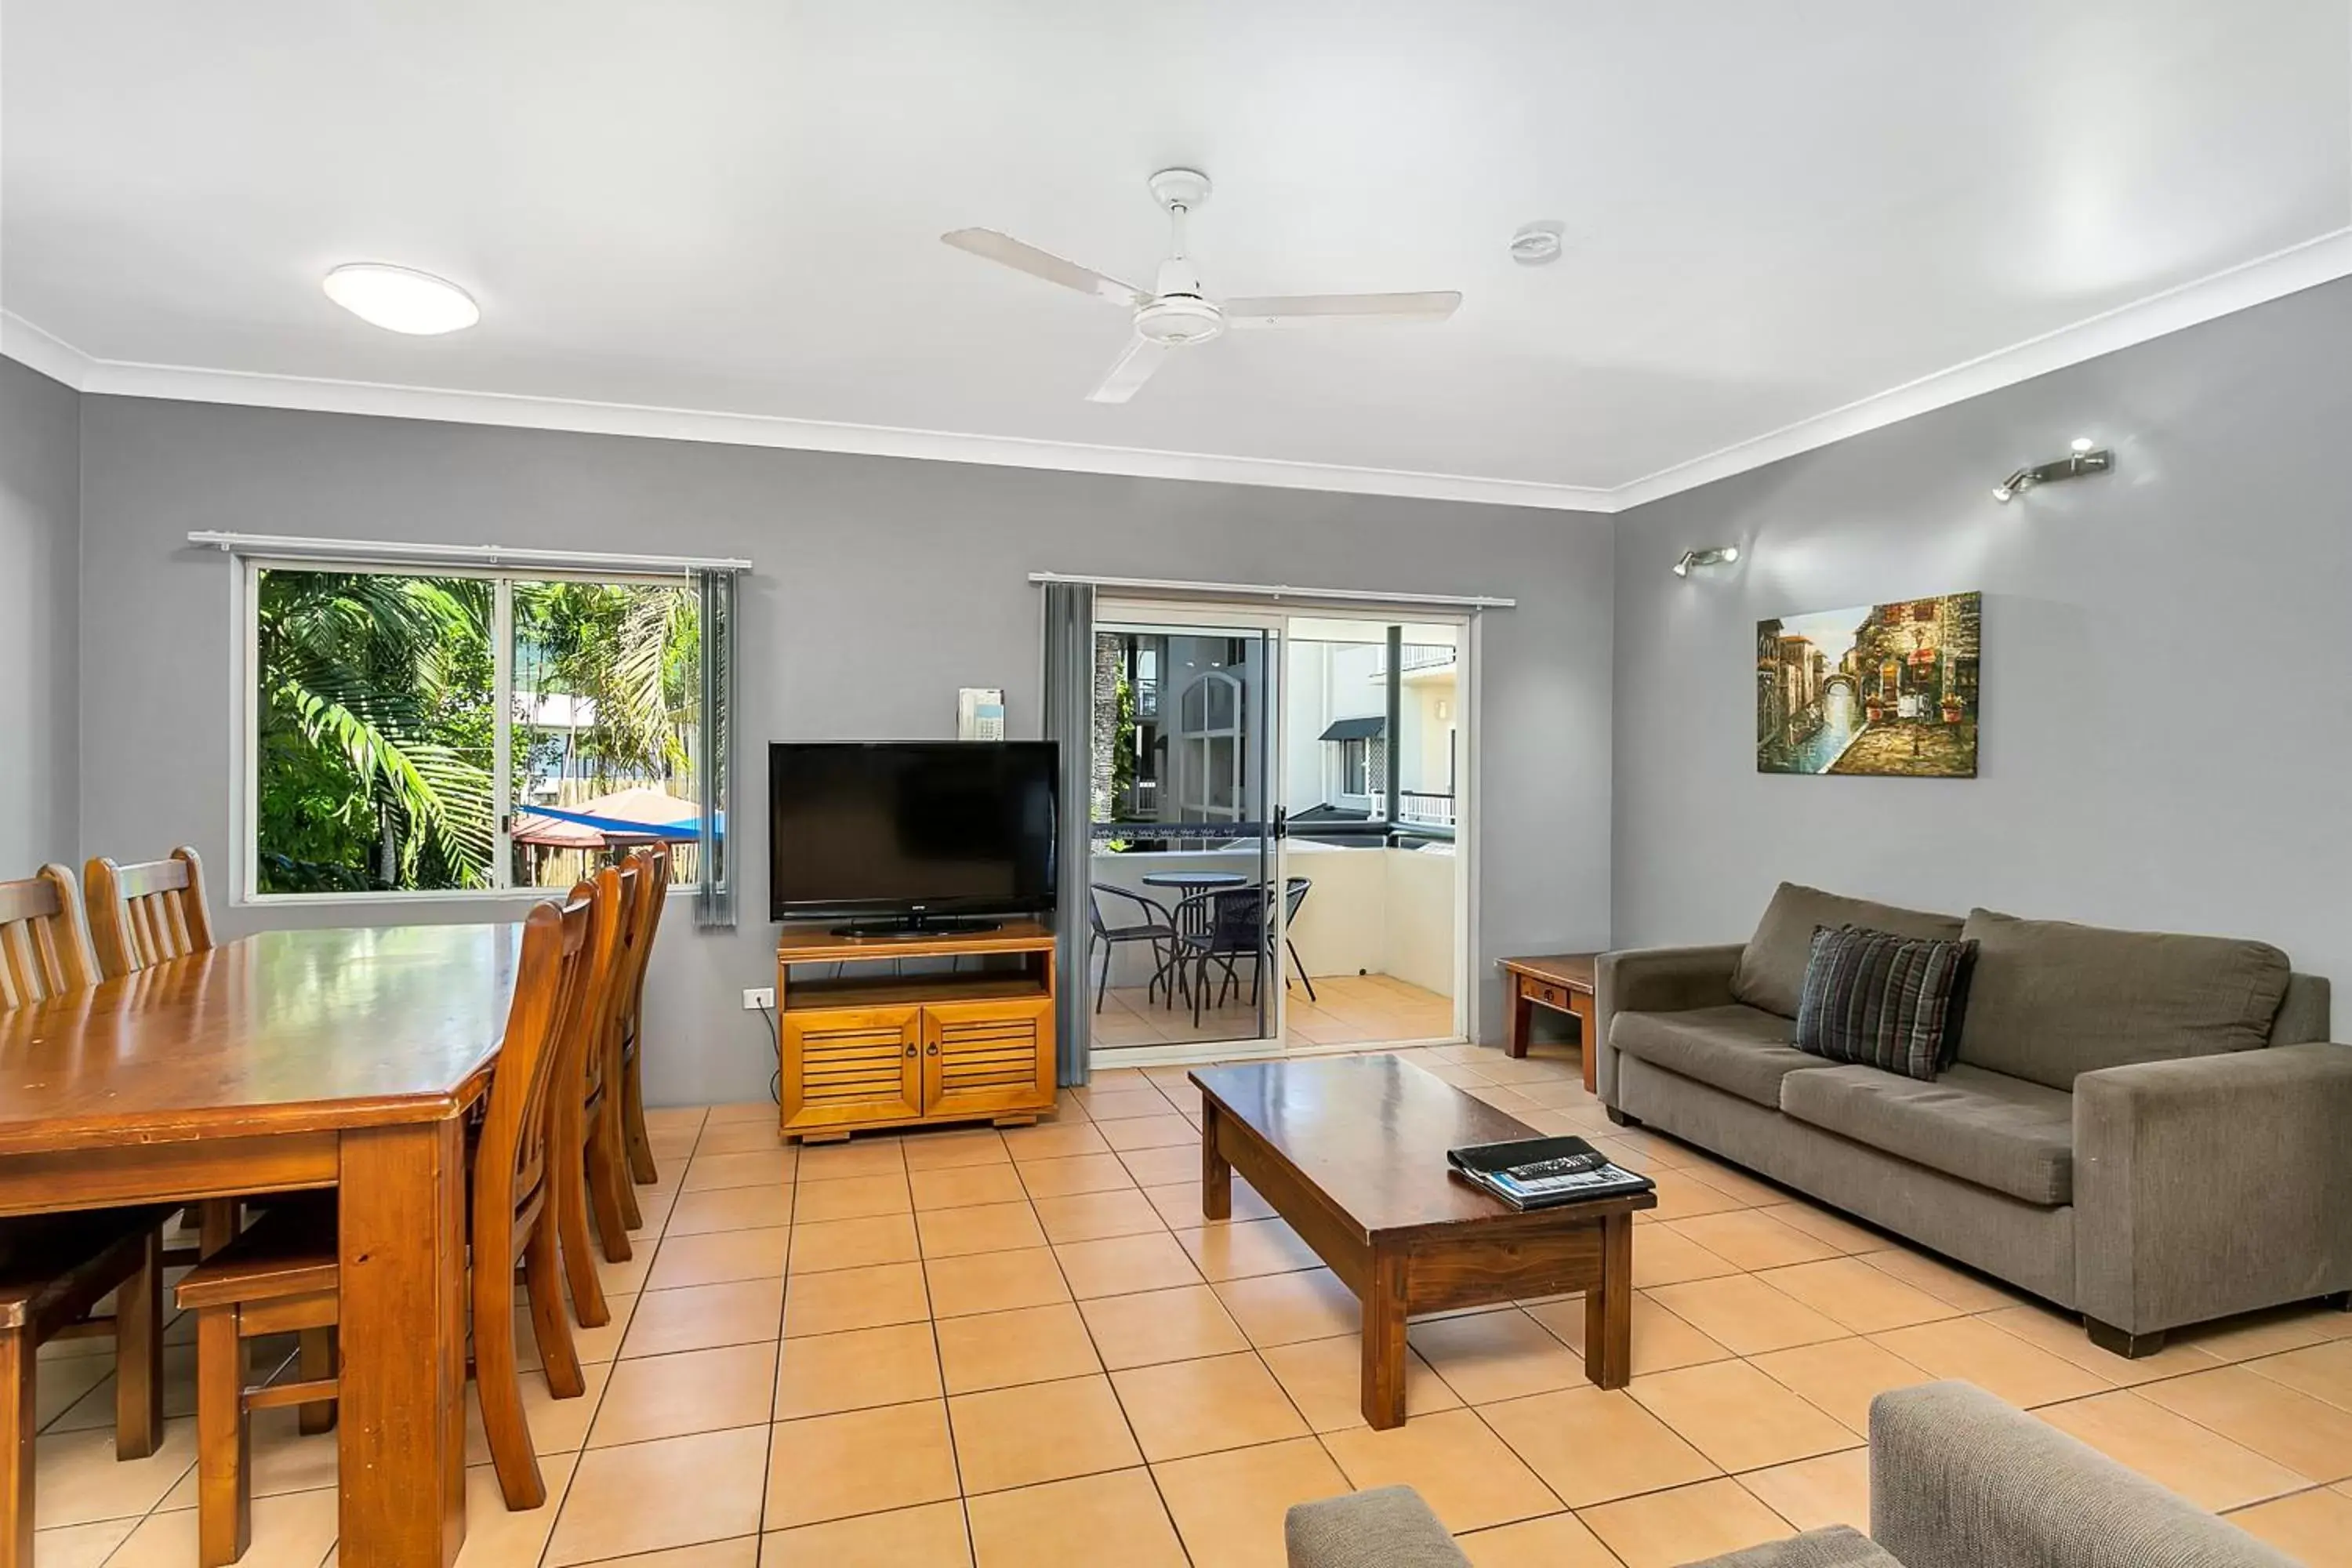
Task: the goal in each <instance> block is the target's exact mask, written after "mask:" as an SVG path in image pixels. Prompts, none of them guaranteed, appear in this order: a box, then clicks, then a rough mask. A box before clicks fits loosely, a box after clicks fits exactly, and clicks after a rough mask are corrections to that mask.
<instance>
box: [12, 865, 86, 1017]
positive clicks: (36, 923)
mask: <svg viewBox="0 0 2352 1568" xmlns="http://www.w3.org/2000/svg"><path fill="white" fill-rule="evenodd" d="M98 978H99V975H98V955H97V954H96V953H95V952H92V951H91V950H90V945H89V929H88V928H87V927H85V926H84V925H83V924H82V915H81V895H80V892H79V889H76V888H75V887H74V875H73V873H72V872H71V871H68V870H67V869H66V868H64V867H63V866H57V865H50V866H44V867H42V868H41V869H40V871H39V872H38V873H37V875H34V876H31V877H27V878H26V879H24V880H22V881H19V882H0V1008H8V1007H29V1006H31V1005H33V1004H34V1003H36V1002H46V1001H47V1000H48V999H49V998H50V997H52V996H58V995H62V994H65V993H66V992H68V991H80V990H84V989H86V988H88V987H89V986H92V985H95V984H98Z"/></svg>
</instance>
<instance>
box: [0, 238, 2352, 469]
mask: <svg viewBox="0 0 2352 1568" xmlns="http://www.w3.org/2000/svg"><path fill="white" fill-rule="evenodd" d="M2346 276H2352V228H2343V229H2337V230H2336V231H2334V232H2332V233H2329V234H2325V235H2321V236H2319V237H2316V238H2314V239H2310V240H2306V241H2305V242H2304V243H2303V244H2300V245H2296V246H2293V247H2289V248H2287V249H2285V250H2281V251H2278V252H2275V253H2273V254H2272V255H2270V256H2265V257H2262V258H2257V259H2255V260H2253V261H2249V262H2246V263H2244V264H2242V265H2241V266H2238V267H2233V268H2228V269H2227V270H2225V271H2222V272H2219V273H2216V274H2214V275H2212V276H2211V277H2209V278H2204V279H2198V280H2197V281H2194V282H2190V283H2185V284H2182V285H2180V286H2179V287H2178V288H2175V289H2167V290H2165V291H2164V292H2163V293H2160V294H2157V295H2153V296H2151V297H2149V298H2147V299H2146V300H2137V301H2135V302H2133V303H2131V304H2128V305H2124V306H2120V307H2118V308H2116V309H2115V310H2108V311H2105V312H2104V313H2102V314H2100V315H2096V316H2094V317H2091V318H2090V319H2088V320H2087V321H2078V322H2076V323H2074V325H2072V326H2068V327H2063V328H2060V329H2058V330H2057V331H2052V332H2046V333H2043V334H2042V335H2041V336H2040V337H2035V338H2029V339H2027V340H2026V341H2025V342H2021V343H2015V344H2012V345H2011V346H2010V347H2008V348H2005V349H2000V350H1998V351H1996V352H1994V353H1988V354H1984V355H1980V356H1979V357H1978V358H1976V359H1972V360H1969V361H1966V362H1965V363H1960V364H1957V365H1953V366H1951V367H1949V368H1948V369H1945V370H1940V371H1937V372H1935V373H1934V374H1929V375H1925V376H1921V377H1920V378H1918V379H1917V380H1916V381H1911V382H1907V383H1906V384H1903V385H1901V386H1897V387H1893V388H1891V389H1889V390H1887V391H1885V392H1882V393H1877V394H1875V395H1872V396H1869V397H1865V398H1862V399H1859V400H1858V401H1856V402H1853V403H1849V404H1847V405H1844V406H1843V407H1840V408H1833V409H1831V410H1830V411H1828V412H1827V413H1824V414H1819V415H1815V416H1811V418H1807V419H1802V420H1800V421H1798V422H1797V423H1795V424H1793V425H1788V426H1782V427H1781V428H1780V429H1778V430H1772V431H1768V432H1766V433H1765V434H1763V435H1761V436H1758V437H1753V438H1751V439H1749V440H1746V441H1741V442H1738V443H1736V444H1734V445H1732V446H1729V447H1723V448H1722V449H1720V450H1718V451H1715V452H1710V453H1707V454H1706V455H1704V456H1701V457H1697V458H1691V459H1690V460H1689V461H1687V462H1683V463H1677V464H1675V465H1674V466H1673V467H1671V468H1662V469H1659V470H1658V471H1657V472H1655V473H1652V474H1647V475H1644V476H1643V477H1642V478H1640V479H1633V480H1631V481H1629V482H1627V483H1625V484H1622V485H1619V486H1617V487H1615V488H1614V489H1608V488H1603V487H1598V486H1585V485H1562V484H1548V483H1541V482H1538V481H1533V480H1526V479H1490V478H1483V477H1480V476H1477V475H1471V474H1428V473H1416V472H1412V471H1410V470H1405V469H1392V468H1348V467H1344V466H1341V465H1338V464H1327V463H1299V462H1287V461H1284V460H1281V459H1278V458H1234V457H1217V456H1213V455H1211V454H1208V453H1197V452H1165V451H1155V450H1152V449H1150V448H1148V447H1099V446H1090V445H1087V444H1084V443H1080V442H1070V441H1039V440H1031V439H1027V438H1024V437H1013V436H970V435H958V434H955V433H952V432H949V431H941V430H909V429H901V428H897V427H894V426H880V425H845V424H836V423H833V422H830V421H825V420H817V419H793V418H786V417H782V416H773V415H760V414H729V413H723V412H719V411H717V410H710V409H694V408H663V407H656V406H650V405H639V404H625V403H592V402H585V401H581V400H577V399H572V398H561V397H533V396H525V395H516V394H510V393H497V392H457V391H451V390H447V389H446V388H437V387H424V386H401V385H394V384H383V383H378V382H359V381H335V380H327V379H321V378H314V377H308V376H291V375H268V374H256V373H253V372H247V371H229V370H205V369H200V368H196V367H193V366H186V365H163V364H141V363H133V362H130V361H123V360H107V359H100V358H98V357H96V356H94V355H91V354H88V353H83V352H82V351H81V350H79V349H77V348H75V347H73V346H72V345H71V344H69V343H67V342H63V341H62V340H60V339H58V338H57V337H55V336H54V335H52V334H51V333H49V332H47V331H44V330H42V329H41V328H40V327H38V326H36V325H35V324H33V323H32V322H30V321H26V320H25V319H24V318H23V317H21V316H18V315H16V314H15V313H14V312H12V311H0V354H5V355H6V356H7V357H8V358H10V359H14V360H16V361H18V362H20V363H24V364H26V365H29V366H31V367H32V368H33V369H35V370H37V371H39V372H40V373H41V374H44V375H47V376H51V377H53V378H55V379H56V380H58V381H61V382H63V383H65V384H67V385H68V386H71V387H73V388H75V389H76V390H78V391H81V392H85V393H90V394H93V395H105V396H118V397H156V398H165V399H172V400H176V401H180V402H188V403H223V404H236V405H244V406H247V407H257V408H292V409H309V410H314V411H318V412H321V413H331V414H359V415H366V416H373V417H378V418H392V419H430V420H442V421H446V422H448V423H452V424H459V425H493V426H515V427H520V428H523V429H534V430H567V431H577V432H583V433H586V434H593V435H606V436H635V437H646V438H650V439H656V440H671V441H711V442H718V443H720V444H723V445H728V446H741V447H787V448H793V449H798V450H803V451H815V452H843V453H851V454H856V455H859V456H866V457H887V458H918V459H923V460H928V461H933V462H951V463H979V464H983V465H988V466H992V467H998V468H1045V469H1058V470H1063V471H1067V472H1076V473H1087V474H1111V475H1118V476H1123V477H1128V478H1135V479H1192V480H1198V481H1205V482H1211V483H1221V484H1240V485H1269V486H1274V487H1276V488H1280V489H1309V490H1325V491H1333V492H1338V493H1341V494H1350V495H1377V496H1395V497H1402V498H1409V499H1417V500H1450V501H1468V502H1475V503H1480V504H1485V505H1491V506H1523V507H1536V508H1542V509H1546V510H1557V511H1582V512H1619V511H1625V510H1630V509H1632V508H1633V507H1637V506H1643V505H1645V504H1647V503H1649V502H1651V501H1654V500H1663V499H1664V498H1665V497H1667V496H1671V495H1677V494H1680V493H1681V492H1682V491H1684V490H1688V489H1697V488H1698V487H1699V486H1701V485H1706V484H1712V483H1714V482H1715V481H1716V480H1717V479H1729V478H1730V477H1732V476H1733V475H1735V474H1740V473H1745V472H1747V471H1748V469H1750V468H1762V467H1763V466H1764V465H1766V464H1768V463H1776V462H1779V461H1780V459H1781V458H1791V457H1795V456H1796V455H1798V454H1799V453H1801V452H1809V451H1811V450H1813V449H1814V448H1816V447H1826V446H1829V445H1831V444H1832V443H1833V442H1837V441H1843V440H1844V439H1846V438H1847V437H1852V436H1858V435H1861V434H1863V433H1864V432H1865V431H1869V430H1875V429H1878V428H1880V427H1881V426H1887V425H1892V424H1895V422H1896V421H1898V420H1903V419H1908V418H1911V417H1912V416H1915V415H1919V414H1925V413H1927V412H1929V411H1931V410H1933V409H1937V408H1942V407H1945V406H1947V405H1950V404H1954V403H1958V402H1961V401H1963V400H1965V399H1968V398H1970V397H1977V396H1980V395H1983V394H1985V393H1988V392H1994V391H1998V390H1999V389H2000V388H2001V387H2004V386H2011V385H2014V384H2017V383H2018V382H2021V381H2026V380H2030V379H2032V377H2034V376H2037V375H2046V374H2049V373H2050V372H2052V371H2054V370H2063V369H2064V368H2065V367H2066V366H2068V365H2071V364H2079V363H2082V362H2083V361H2084V360H2089V359H2095V358H2097V357H2098V356H2099V355H2101V354H2107V353H2114V352H2116V350H2117V349H2124V348H2129V347H2131V346H2132V345H2133V344H2135V343H2142V342H2147V341H2148V340H2150V339H2152V338H2158V337H2162V336H2164V335H2165V334H2167V333H2168V332H2177V331H2180V330H2181V329H2182V328H2184V327H2193V326H2196V325H2198V324H2199V323H2200V322H2203V321H2212V320H2213V319H2214V318H2216V317H2219V316H2225V315H2229V314H2230V313H2231V312H2232V311H2237V310H2246V309H2249V308H2251V307H2252V306H2255V305H2260V304H2263V303H2265V302H2267V301H2269V300H2275V299H2278V298H2280V297H2282V296H2284V295H2287V294H2293V293H2295V292H2298V291H2299V290H2302V289H2309V288H2312V287H2314V286H2315V285H2317V284H2321V283H2326V282H2328V281H2331V280H2333V279H2337V278H2342V277H2346Z"/></svg>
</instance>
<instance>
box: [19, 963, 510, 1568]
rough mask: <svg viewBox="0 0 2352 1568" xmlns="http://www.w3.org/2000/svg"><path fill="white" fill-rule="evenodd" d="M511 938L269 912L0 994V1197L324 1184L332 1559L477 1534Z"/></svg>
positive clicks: (28, 1204)
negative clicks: (43, 992)
mask: <svg viewBox="0 0 2352 1568" xmlns="http://www.w3.org/2000/svg"><path fill="white" fill-rule="evenodd" d="M520 944H521V928H520V925H507V924H499V925H442V926H391V927H382V928H377V929H373V930H334V931H268V932H264V933H262V934H260V935H257V936H250V937H246V938H244V939H242V940H239V941H236V942H227V943H226V944H224V945H222V946H219V947H215V948H214V949H212V950H211V951H209V952H202V953H198V954H195V955H194V956H191V957H187V958H180V959H173V960H172V961H170V962H168V963H162V964H159V965H157V966H155V967H154V968H152V969H148V970H145V971H142V972H141V973H136V974H131V975H125V976H123V977H122V978H121V979H117V980H109V981H105V982H103V983H101V984H99V985H97V986H94V987H92V988H90V989H89V990H86V991H79V992H72V993H68V994H65V995H63V996H59V997H58V998H55V999H54V1000H51V1001H49V1002H46V1003H43V1004H40V1005H37V1006H33V1007H26V1008H19V1009H16V1010H14V1011H12V1012H7V1013H0V1215H29V1214H47V1213H54V1212H57V1211H59V1210H66V1209H77V1208H94V1207H102V1206H107V1205H129V1204H156V1203H174V1204H176V1203H192V1202H194V1201H196V1200H199V1199H203V1198H219V1197H237V1196H247V1195H251V1194H267V1193H280V1192H291V1191H297V1190H301V1189H315V1188H328V1187H331V1188H333V1189H335V1191H336V1194H337V1199H336V1208H337V1212H338V1214H339V1215H341V1276H342V1278H341V1291H342V1305H341V1342H342V1369H341V1421H340V1424H339V1426H338V1428H337V1441H338V1443H339V1445H340V1447H339V1458H340V1461H341V1468H340V1472H339V1474H340V1484H341V1548H340V1560H341V1563H342V1564H343V1568H380V1565H381V1568H394V1565H397V1568H447V1564H449V1563H451V1562H452V1561H453V1560H454V1559H455V1558H456V1557H457V1549H458V1547H459V1546H460V1545H461V1544H463V1542H464V1541H465V1538H466V1424H465V1409H466V1405H465V1388H466V1296H465V1265H466V1184H467V1174H466V1136H465V1128H466V1112H467V1108H468V1107H469V1106H470V1105H471V1104H472V1103H473V1102H474V1100H476V1099H477V1098H478V1096H479V1095H480V1094H481V1093H482V1091H483V1090H484V1089H486V1088H487V1087H488V1081H489V1069H490V1065H491V1063H492V1061H493V1060H494V1059H495V1058H496V1057H497V1055H498V1047H499V1037H500V1035H501V1034H502V1033H503V1031H504V1029H505V1027H506V1015H507V1005H508V1001H509V997H510V995H511V994H512V992H513V988H514V972H515V959H516V955H517V952H518V951H519V949H520Z"/></svg>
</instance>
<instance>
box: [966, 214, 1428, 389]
mask: <svg viewBox="0 0 2352 1568" xmlns="http://www.w3.org/2000/svg"><path fill="white" fill-rule="evenodd" d="M1151 194H1152V195H1153V196H1154V197H1155V198H1156V199H1157V200H1158V201H1159V203H1160V205H1161V206H1163V207H1166V208H1167V209H1168V216H1169V223H1170V226H1171V231H1172V235H1171V242H1170V245H1169V256H1168V259H1167V260H1165V261H1163V262H1161V263H1160V272H1159V276H1158V277H1157V278H1156V279H1154V280H1153V284H1152V287H1151V288H1150V289H1138V288H1137V287H1135V285H1133V284H1132V283H1122V282H1120V281H1119V280H1118V279H1116V278H1108V277H1105V276H1104V275H1103V274H1102V273H1099V272H1094V271H1090V270H1088V269H1087V268H1084V267H1080V266H1079V265H1078V264H1077V263H1076V262H1075V261H1065V260H1063V259H1062V258H1060V257H1058V256H1055V255H1052V254H1050V253H1048V252H1046V251H1043V250H1040V249H1038V248H1037V247H1035V246H1034V245H1024V244H1023V243H1022V242H1021V241H1019V240H1017V239H1014V238H1013V237H1011V236H1010V235H1003V234H999V233H997V232H996V230H994V229H992V228H960V229H956V230H955V231H953V232H952V233H950V234H943V235H941V236H940V238H941V239H942V240H944V241H946V242H947V243H948V244H950V245H952V246H954V247H956V248H957V249H958V250H968V251H970V252H971V253H972V254H973V255H974V256H982V257H986V258H988V259H989V260H991V261H996V262H1002V263H1003V265H1005V266H1007V267H1010V268H1015V269H1016V270H1018V271H1022V272H1026V273H1029V274H1030V275H1031V276H1033V277H1037V278H1043V279H1045V281H1047V282H1048V283H1059V284H1060V285H1061V286H1062V287H1063V288H1065V289H1076V290H1077V291H1078V292H1079V293H1081V294H1093V295H1095V296H1097V297H1098V298H1100V299H1104V300H1109V301H1110V302H1111V303H1112V304H1114V305H1118V306H1122V307H1124V308H1126V309H1127V310H1130V311H1131V312H1133V315H1134V321H1135V336H1134V338H1133V339H1132V340H1131V341H1130V342H1129V343H1128V345H1127V352H1126V353H1123V354H1121V355H1120V356H1119V357H1118V363H1115V364H1113V365H1112V366H1111V367H1110V374H1108V375H1107V376H1105V377H1103V382H1102V384H1101V385H1100V386H1097V387H1096V388H1095V389H1094V390H1093V391H1092V392H1090V393H1088V394H1087V398H1088V399H1089V400H1091V401H1093V402H1096V403H1125V402H1126V401H1127V400H1128V399H1129V398H1130V397H1133V396H1134V395H1135V392H1136V388H1138V387H1139V386H1141V385H1142V384H1144V383H1145V382H1146V381H1149V380H1150V378H1151V373H1152V372H1153V371H1156V370H1158V369H1159V368H1160V362H1162V361H1163V360H1165V359H1166V358H1167V357H1168V352H1169V351H1170V350H1171V349H1180V348H1186V347H1190V346H1191V345H1192V344H1195V343H1205V342H1208V341H1209V340H1210V339H1211V338H1213V337H1217V336H1219V335H1221V334H1222V333H1223V331H1225V329H1226V328H1228V327H1295V326H1304V325H1307V324H1308V323H1311V322H1316V321H1444V320H1445V318H1446V317H1448V316H1450V315H1452V314H1454V308H1455V307H1456V306H1458V305H1460V304H1461V303H1462V296H1461V295H1460V294H1458V293H1454V292H1453V291H1451V290H1445V291H1442V292H1432V293H1423V294H1284V295H1269V296H1263V297H1258V298H1242V299H1233V300H1222V301H1221V300H1213V299H1211V298H1210V297H1209V295H1208V293H1207V292H1206V291H1205V290H1204V289H1202V287H1201V275H1200V274H1199V273H1198V272H1196V271H1195V270H1193V267H1192V260H1191V259H1190V258H1188V257H1186V256H1185V254H1184V215H1185V214H1186V213H1188V212H1191V211H1192V209H1193V208H1195V207H1197V206H1199V205H1201V204H1202V202H1204V201H1206V200H1207V199H1208V196H1209V176H1208V175H1206V174H1202V173H1200V172H1199V171H1198V170H1196V169H1162V170H1160V173H1158V174H1154V175H1152V176H1151Z"/></svg>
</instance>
